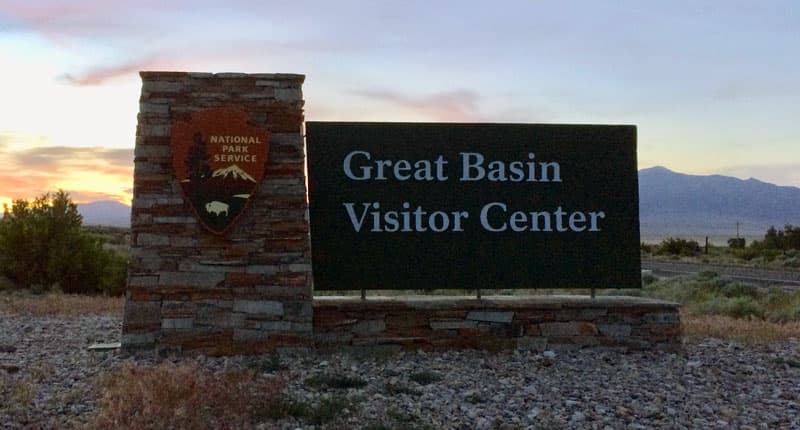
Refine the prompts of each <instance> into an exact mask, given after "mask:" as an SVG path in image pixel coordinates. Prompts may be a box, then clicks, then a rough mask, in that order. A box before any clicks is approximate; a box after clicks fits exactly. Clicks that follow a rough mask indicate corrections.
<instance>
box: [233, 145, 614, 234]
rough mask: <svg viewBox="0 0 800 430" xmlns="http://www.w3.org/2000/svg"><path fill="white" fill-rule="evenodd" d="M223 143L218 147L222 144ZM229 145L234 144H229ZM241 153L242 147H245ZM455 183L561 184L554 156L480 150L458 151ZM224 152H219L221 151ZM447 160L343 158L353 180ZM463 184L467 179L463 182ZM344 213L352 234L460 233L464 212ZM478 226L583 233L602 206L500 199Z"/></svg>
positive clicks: (408, 172)
mask: <svg viewBox="0 0 800 430" xmlns="http://www.w3.org/2000/svg"><path fill="white" fill-rule="evenodd" d="M224 148H225V147H223V149H224ZM231 148H238V147H237V146H232V147H231ZM244 152H246V150H245V151H244ZM459 156H460V158H461V162H460V163H457V165H459V166H460V167H461V173H460V175H458V181H459V182H477V181H489V182H513V183H527V182H531V183H561V182H562V177H561V165H560V164H559V163H557V162H554V161H536V155H535V154H534V153H533V152H528V153H527V154H526V157H527V160H525V161H519V160H516V161H502V160H487V159H486V157H485V156H484V155H483V154H481V153H479V152H460V153H459ZM223 157H224V155H223ZM448 165H449V162H448V161H447V160H445V159H444V156H442V155H439V156H437V157H435V158H433V159H421V160H406V159H397V160H392V159H378V158H373V156H372V154H371V153H369V152H367V151H359V150H356V151H351V152H350V153H348V154H347V155H346V156H345V157H344V160H343V162H342V169H343V172H344V174H345V176H347V178H349V179H351V180H353V181H389V180H396V181H412V180H413V181H447V180H448V179H449V176H448V175H447V173H446V172H445V169H446V168H447V166H448ZM465 185H466V184H465ZM342 204H343V206H344V209H345V213H346V216H347V218H348V220H349V221H350V224H351V225H352V227H353V230H354V231H355V232H357V233H361V232H370V233H396V232H400V233H406V232H427V231H430V232H435V233H441V232H449V231H452V232H463V231H464V228H465V224H467V222H468V221H467V220H469V218H470V217H469V212H468V211H437V210H433V211H431V210H429V209H424V208H423V207H422V206H416V207H414V208H412V206H411V204H410V203H408V202H403V203H402V205H401V206H402V208H400V209H390V210H387V209H384V208H382V207H381V204H380V202H366V203H355V202H347V203H342ZM478 218H479V221H480V225H481V227H482V228H483V229H484V230H486V231H489V232H493V233H502V232H515V233H522V232H534V233H537V232H546V233H550V232H556V233H567V232H573V233H583V232H599V231H602V227H601V225H600V221H601V220H603V219H605V218H606V213H605V212H604V211H588V212H585V211H572V212H569V211H565V210H564V209H563V208H562V207H561V206H558V207H557V208H556V209H555V210H554V211H543V210H528V211H521V210H509V208H508V205H507V204H505V203H503V202H491V203H488V204H485V205H484V206H483V207H482V208H481V211H480V214H479V217H478Z"/></svg>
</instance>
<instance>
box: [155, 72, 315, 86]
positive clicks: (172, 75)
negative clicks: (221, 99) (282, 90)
mask: <svg viewBox="0 0 800 430" xmlns="http://www.w3.org/2000/svg"><path fill="white" fill-rule="evenodd" d="M139 76H140V77H141V78H142V79H143V80H150V79H178V78H186V77H191V78H206V79H209V78H218V79H271V80H275V81H293V82H299V83H303V82H304V81H305V79H306V75H302V74H297V73H229V72H223V73H206V72H183V71H166V70H163V71H162V70H142V71H140V72H139Z"/></svg>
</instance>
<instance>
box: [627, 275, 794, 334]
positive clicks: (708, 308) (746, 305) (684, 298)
mask: <svg viewBox="0 0 800 430" xmlns="http://www.w3.org/2000/svg"><path fill="white" fill-rule="evenodd" d="M641 292H642V295H644V296H647V297H654V298H659V299H664V300H670V301H675V302H678V303H681V304H682V305H683V306H684V308H685V309H686V310H688V311H689V312H696V313H700V314H711V315H725V316H730V317H734V318H759V319H764V320H769V321H773V322H784V321H800V291H796V290H795V291H787V290H784V289H781V288H772V289H769V290H767V289H764V288H759V287H757V286H755V285H752V284H747V283H744V282H740V281H734V280H731V279H728V278H724V277H721V276H719V275H718V274H716V273H714V272H701V273H698V274H695V275H691V276H682V277H676V278H669V279H661V280H657V281H655V282H653V283H650V284H645V285H644V287H643V288H642V290H641Z"/></svg>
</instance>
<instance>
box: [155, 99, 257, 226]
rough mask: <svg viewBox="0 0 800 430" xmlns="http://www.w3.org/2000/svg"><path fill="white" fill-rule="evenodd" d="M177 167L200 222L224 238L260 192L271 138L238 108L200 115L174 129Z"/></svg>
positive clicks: (209, 111)
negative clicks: (251, 197)
mask: <svg viewBox="0 0 800 430" xmlns="http://www.w3.org/2000/svg"><path fill="white" fill-rule="evenodd" d="M170 144H171V146H172V165H173V168H174V169H175V176H176V178H177V179H178V181H179V182H180V184H181V189H183V193H184V195H185V196H186V198H187V199H188V200H189V202H190V203H191V205H192V208H193V209H194V211H195V213H196V214H197V217H198V218H199V219H200V222H201V223H202V224H203V225H204V226H205V227H206V228H207V229H208V230H209V231H211V232H213V233H216V234H223V233H225V231H226V230H228V229H229V228H230V227H231V226H232V225H233V223H234V221H236V220H237V219H238V218H239V216H240V215H241V214H242V213H243V212H244V210H245V208H246V207H247V203H248V200H249V199H250V196H252V195H253V194H254V193H256V192H257V189H258V186H259V184H260V183H261V180H262V179H263V178H264V171H265V166H266V162H267V154H268V153H269V132H268V131H267V130H266V129H262V128H258V127H255V126H252V125H250V124H248V122H247V114H246V113H245V112H244V111H242V110H239V109H236V108H217V109H208V110H204V111H199V112H195V113H193V114H192V116H191V119H190V120H189V121H188V122H187V121H175V122H174V123H173V124H172V137H171V141H170Z"/></svg>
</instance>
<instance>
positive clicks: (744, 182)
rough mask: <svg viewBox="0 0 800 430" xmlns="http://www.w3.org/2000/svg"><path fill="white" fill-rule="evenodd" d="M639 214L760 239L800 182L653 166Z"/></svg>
mask: <svg viewBox="0 0 800 430" xmlns="http://www.w3.org/2000/svg"><path fill="white" fill-rule="evenodd" d="M78 210H79V211H80V212H81V214H82V215H83V217H84V223H85V224H87V225H111V226H124V227H127V226H130V213H131V208H130V206H127V205H123V204H122V203H119V202H116V201H96V202H91V203H86V204H80V205H78ZM639 219H640V225H641V228H640V231H641V235H642V239H643V240H648V241H652V240H660V239H662V238H664V237H667V236H677V237H692V238H698V239H702V238H703V237H705V236H710V237H712V240H714V241H715V242H722V243H724V241H725V240H727V238H730V237H735V236H736V233H737V227H738V229H739V234H740V236H742V237H746V238H749V239H751V240H752V239H758V238H762V237H763V236H764V233H765V231H766V229H767V228H769V227H770V226H775V227H778V228H782V227H783V226H785V225H786V224H793V225H800V188H798V187H794V186H787V185H775V184H771V183H769V182H764V181H761V180H758V179H755V178H749V179H738V178H734V177H731V176H724V175H719V174H714V175H689V174H684V173H678V172H675V171H672V170H670V169H668V168H666V167H664V166H654V167H649V168H645V169H641V170H639ZM737 224H738V225H737Z"/></svg>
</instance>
